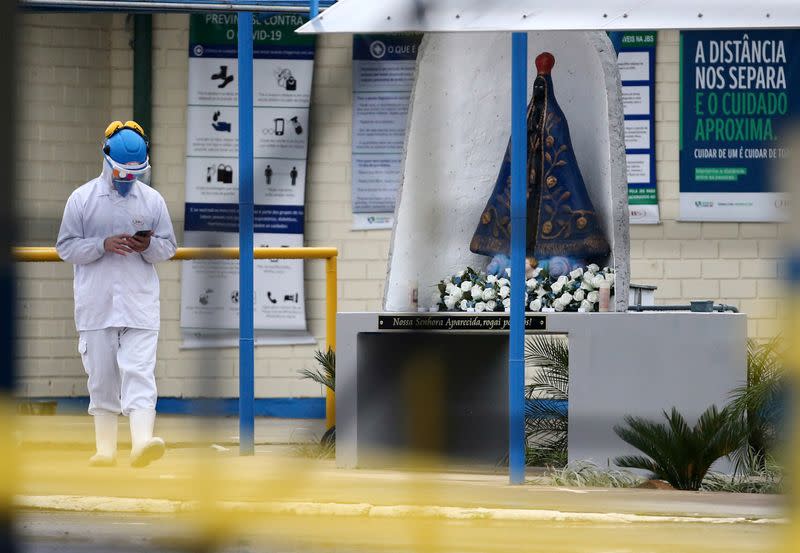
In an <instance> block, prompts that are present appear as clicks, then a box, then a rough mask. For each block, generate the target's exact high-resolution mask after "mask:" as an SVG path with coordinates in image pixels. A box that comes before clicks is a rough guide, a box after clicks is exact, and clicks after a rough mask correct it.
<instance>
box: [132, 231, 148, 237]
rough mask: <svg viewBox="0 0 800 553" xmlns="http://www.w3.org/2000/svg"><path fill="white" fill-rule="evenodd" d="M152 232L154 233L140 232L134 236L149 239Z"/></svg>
mask: <svg viewBox="0 0 800 553" xmlns="http://www.w3.org/2000/svg"><path fill="white" fill-rule="evenodd" d="M151 232H152V231H150V230H140V231H139V232H137V233H136V234H134V236H141V237H142V238H147V237H148V236H150V233H151Z"/></svg>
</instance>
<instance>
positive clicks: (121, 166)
mask: <svg viewBox="0 0 800 553" xmlns="http://www.w3.org/2000/svg"><path fill="white" fill-rule="evenodd" d="M105 158H106V163H108V166H109V167H110V168H111V178H112V179H113V180H124V181H133V180H137V179H138V180H140V181H142V182H147V181H148V180H149V178H148V177H149V174H150V158H149V157H148V158H147V159H145V160H144V163H117V162H116V161H114V160H113V159H111V158H110V157H108V156H107V155H106V156H105Z"/></svg>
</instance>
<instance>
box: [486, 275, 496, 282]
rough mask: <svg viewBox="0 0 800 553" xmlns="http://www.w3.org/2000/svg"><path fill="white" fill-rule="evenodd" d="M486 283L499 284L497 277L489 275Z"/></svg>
mask: <svg viewBox="0 0 800 553" xmlns="http://www.w3.org/2000/svg"><path fill="white" fill-rule="evenodd" d="M486 282H487V283H489V284H494V283H495V282H497V277H496V276H494V275H489V276H487V277H486Z"/></svg>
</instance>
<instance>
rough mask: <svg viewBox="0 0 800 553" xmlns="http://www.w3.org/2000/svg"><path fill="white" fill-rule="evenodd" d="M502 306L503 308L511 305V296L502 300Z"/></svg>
mask: <svg viewBox="0 0 800 553" xmlns="http://www.w3.org/2000/svg"><path fill="white" fill-rule="evenodd" d="M503 307H505V308H509V307H511V298H506V299H504V300H503Z"/></svg>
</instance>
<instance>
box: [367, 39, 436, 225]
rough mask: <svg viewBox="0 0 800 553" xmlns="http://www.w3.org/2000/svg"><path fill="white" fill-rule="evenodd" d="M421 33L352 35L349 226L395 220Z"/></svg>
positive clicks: (378, 223) (385, 223) (391, 222)
mask: <svg viewBox="0 0 800 553" xmlns="http://www.w3.org/2000/svg"><path fill="white" fill-rule="evenodd" d="M421 40H422V35H418V34H404V35H354V36H353V156H352V164H353V165H352V179H353V187H352V205H353V228H355V229H357V230H365V229H387V228H392V225H393V224H394V208H395V201H396V198H397V189H398V187H399V186H400V182H401V180H402V174H401V172H402V165H403V147H404V145H405V136H406V120H407V118H408V105H409V100H410V98H411V89H412V87H413V86H414V75H415V66H416V59H417V50H418V48H419V43H420V41H421Z"/></svg>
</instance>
